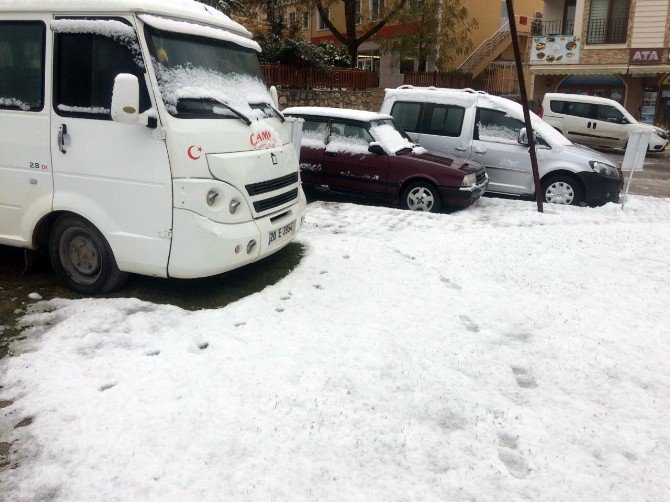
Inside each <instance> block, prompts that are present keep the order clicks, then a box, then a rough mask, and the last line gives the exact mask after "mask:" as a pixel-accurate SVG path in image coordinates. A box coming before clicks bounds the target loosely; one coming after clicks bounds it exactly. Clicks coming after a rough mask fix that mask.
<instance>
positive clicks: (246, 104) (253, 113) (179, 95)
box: [146, 26, 276, 123]
mask: <svg viewBox="0 0 670 502" xmlns="http://www.w3.org/2000/svg"><path fill="white" fill-rule="evenodd" d="M146 33H147V43H148V45H149V50H150V52H151V56H152V58H151V59H152V61H153V64H154V69H155V71H156V76H157V78H158V85H159V87H160V90H161V95H162V97H163V101H164V103H165V106H166V107H167V109H168V111H169V112H170V113H171V114H172V115H174V116H176V117H180V118H232V119H235V118H239V119H242V120H243V121H244V122H247V123H250V122H251V121H252V120H254V119H257V118H265V117H272V116H276V113H275V110H273V108H272V106H271V105H270V104H271V103H272V98H271V96H270V93H269V92H268V89H267V87H266V85H265V82H264V79H263V71H262V69H261V65H260V63H259V61H258V54H257V53H256V52H255V51H254V50H252V49H248V48H246V47H241V46H239V45H236V44H234V43H232V42H228V41H221V40H215V39H211V38H206V37H201V36H195V35H185V34H181V33H173V32H170V31H163V30H158V29H155V28H152V27H150V26H147V27H146Z"/></svg>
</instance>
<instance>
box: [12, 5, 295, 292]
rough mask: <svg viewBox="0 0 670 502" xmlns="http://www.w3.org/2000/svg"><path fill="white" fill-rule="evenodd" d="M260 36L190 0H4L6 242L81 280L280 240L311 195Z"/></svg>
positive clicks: (184, 265)
mask: <svg viewBox="0 0 670 502" xmlns="http://www.w3.org/2000/svg"><path fill="white" fill-rule="evenodd" d="M259 51H260V47H259V46H258V45H257V44H256V42H254V41H253V40H252V39H251V35H250V33H249V32H248V31H247V30H246V29H245V28H243V27H242V26H241V25H239V24H237V23H235V22H233V21H231V20H230V18H228V17H227V16H225V15H223V14H222V13H220V12H218V11H216V10H214V9H211V8H209V7H205V6H204V5H203V4H200V3H196V2H193V1H190V0H170V1H162V0H80V1H76V0H21V1H19V2H17V1H13V0H0V244H4V245H10V246H19V247H23V248H26V249H37V248H42V249H48V251H49V254H50V257H51V261H52V264H53V266H54V269H55V271H56V273H57V274H58V276H59V277H60V278H61V279H62V280H63V281H64V282H65V283H67V284H68V285H69V286H70V287H71V288H73V289H75V290H77V291H80V292H83V293H87V294H91V293H100V292H107V291H110V290H112V289H114V288H117V287H119V286H120V285H121V284H122V283H123V281H124V280H125V278H126V276H127V274H128V273H129V272H130V273H137V274H144V275H151V276H156V277H174V278H195V277H205V276H210V275H214V274H219V273H221V272H225V271H227V270H231V269H234V268H237V267H240V266H242V265H245V264H248V263H251V262H254V261H256V260H259V259H261V258H263V257H265V256H268V255H269V254H271V253H274V252H275V251H277V250H279V249H280V248H282V247H283V246H285V245H286V244H287V243H289V242H290V241H291V240H293V238H294V237H295V235H296V233H297V232H298V230H299V228H300V226H301V221H302V217H303V212H304V209H305V198H304V194H303V193H302V189H301V187H300V179H299V168H298V158H297V155H296V149H295V147H294V145H293V144H292V142H291V131H290V128H289V127H288V126H289V124H288V123H285V119H284V117H283V116H282V115H281V114H280V113H279V112H278V111H277V103H276V92H269V91H268V89H267V87H266V86H265V84H264V81H263V74H262V71H261V67H260V65H259V61H258V52H259Z"/></svg>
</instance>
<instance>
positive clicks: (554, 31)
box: [531, 19, 575, 37]
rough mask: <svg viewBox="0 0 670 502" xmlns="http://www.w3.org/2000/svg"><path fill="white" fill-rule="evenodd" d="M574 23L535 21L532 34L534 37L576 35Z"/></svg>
mask: <svg viewBox="0 0 670 502" xmlns="http://www.w3.org/2000/svg"><path fill="white" fill-rule="evenodd" d="M574 31H575V22H574V21H564V20H558V21H542V20H541V19H534V20H533V24H532V25H531V34H532V35H533V36H534V37H545V36H548V35H574Z"/></svg>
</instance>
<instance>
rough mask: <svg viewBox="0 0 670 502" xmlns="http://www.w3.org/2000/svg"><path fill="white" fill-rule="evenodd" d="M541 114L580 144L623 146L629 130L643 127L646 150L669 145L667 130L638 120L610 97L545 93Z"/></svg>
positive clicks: (662, 148) (550, 123)
mask: <svg viewBox="0 0 670 502" xmlns="http://www.w3.org/2000/svg"><path fill="white" fill-rule="evenodd" d="M540 115H541V116H542V118H543V119H544V120H545V122H547V124H549V125H551V126H554V127H555V128H556V129H558V130H559V131H560V132H561V133H562V134H564V135H565V136H566V137H567V138H568V139H570V140H571V141H574V142H575V143H581V144H583V145H589V146H596V147H605V148H626V145H627V143H628V135H629V134H630V132H631V131H632V130H634V129H635V128H636V127H643V128H644V129H646V130H648V131H649V132H650V133H651V138H650V140H649V151H651V152H662V151H664V150H665V148H666V147H667V146H668V132H667V131H664V130H663V129H661V128H660V127H656V126H652V125H650V124H641V123H639V122H638V121H637V120H635V118H633V116H632V115H631V114H630V113H628V110H626V109H625V108H624V107H623V106H621V104H620V103H617V102H616V101H614V100H613V99H607V98H601V97H598V96H584V95H581V94H560V93H547V94H545V95H544V100H543V101H542V112H541V113H540Z"/></svg>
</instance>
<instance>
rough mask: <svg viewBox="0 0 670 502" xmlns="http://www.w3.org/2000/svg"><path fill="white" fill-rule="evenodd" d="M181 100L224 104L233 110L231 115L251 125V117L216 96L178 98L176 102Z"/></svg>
mask: <svg viewBox="0 0 670 502" xmlns="http://www.w3.org/2000/svg"><path fill="white" fill-rule="evenodd" d="M183 101H190V102H193V103H216V104H217V105H221V106H224V107H225V108H227V109H228V110H230V111H231V112H233V115H235V116H236V117H237V118H238V119H240V120H241V121H242V122H244V123H245V124H247V125H251V119H250V118H249V117H247V116H246V115H245V114H244V113H242V112H241V111H239V110H237V109H236V108H235V107H233V106H231V105H229V104H228V103H226V102H225V101H223V100H220V99H216V98H209V97H208V98H179V100H178V102H183Z"/></svg>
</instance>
